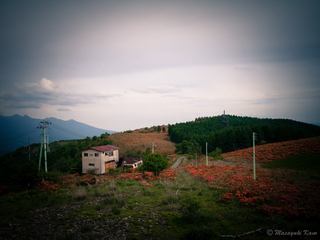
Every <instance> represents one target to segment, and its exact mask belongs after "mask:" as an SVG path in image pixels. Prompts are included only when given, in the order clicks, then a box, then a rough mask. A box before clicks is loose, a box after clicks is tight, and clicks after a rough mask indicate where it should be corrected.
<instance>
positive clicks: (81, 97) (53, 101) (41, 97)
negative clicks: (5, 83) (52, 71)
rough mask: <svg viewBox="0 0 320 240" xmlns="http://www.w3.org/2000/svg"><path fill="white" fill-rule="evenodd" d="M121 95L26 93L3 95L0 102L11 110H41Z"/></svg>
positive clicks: (89, 102) (0, 95)
mask: <svg viewBox="0 0 320 240" xmlns="http://www.w3.org/2000/svg"><path fill="white" fill-rule="evenodd" d="M116 96H119V94H90V95H89V94H87V95H85V94H73V93H64V92H42V91H24V92H19V93H2V94H0V102H1V105H2V106H4V107H9V108H40V107H41V105H53V106H78V105H82V104H91V103H95V102H97V101H102V100H107V99H110V98H113V97H116Z"/></svg>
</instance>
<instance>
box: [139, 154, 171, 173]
mask: <svg viewBox="0 0 320 240" xmlns="http://www.w3.org/2000/svg"><path fill="white" fill-rule="evenodd" d="M167 166H168V159H167V158H166V157H165V156H162V155H160V154H150V153H147V154H145V156H144V158H143V165H142V166H141V170H142V171H151V172H153V173H154V174H155V175H156V176H157V175H159V172H160V171H162V170H163V169H165V168H166V167H167Z"/></svg>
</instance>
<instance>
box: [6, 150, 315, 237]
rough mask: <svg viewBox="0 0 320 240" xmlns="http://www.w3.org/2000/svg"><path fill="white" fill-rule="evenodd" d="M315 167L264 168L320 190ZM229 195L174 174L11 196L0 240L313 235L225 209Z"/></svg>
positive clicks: (231, 206) (308, 161) (234, 204)
mask: <svg viewBox="0 0 320 240" xmlns="http://www.w3.org/2000/svg"><path fill="white" fill-rule="evenodd" d="M318 159H319V154H304V155H299V156H296V157H289V158H288V159H284V160H277V161H274V162H270V163H267V164H265V165H264V166H265V167H268V168H267V169H269V170H268V171H274V172H275V173H276V172H277V171H278V170H279V169H280V171H285V172H287V171H288V170H287V169H298V170H299V171H296V170H289V172H288V173H290V174H281V176H283V177H286V178H290V179H288V181H292V182H293V183H294V182H299V184H306V185H305V186H307V183H310V182H312V183H317V182H318V183H319V179H320V178H319V176H320V172H319V171H318V169H319V161H318ZM311 165H312V166H313V167H311V168H310V166H311ZM217 169H218V168H217ZM217 169H216V170H215V171H217ZM213 170H214V169H213ZM292 171H293V172H292ZM310 176H312V177H310ZM291 178H292V179H291ZM227 191H228V189H226V188H223V187H218V186H215V185H212V184H209V183H208V182H206V181H204V180H203V179H202V180H201V178H200V177H196V176H192V175H190V174H189V173H187V172H186V171H185V170H184V169H179V170H177V172H176V178H174V179H173V180H163V179H161V178H158V179H156V180H152V181H147V180H141V179H140V180H139V181H138V180H132V179H121V178H117V177H110V179H109V178H108V180H107V181H105V182H102V183H101V182H100V183H95V184H93V185H86V186H83V185H81V184H78V185H76V184H73V185H70V184H69V185H64V184H62V183H61V184H60V187H59V188H58V189H57V190H53V191H44V190H40V189H33V190H29V191H23V192H18V193H9V194H6V195H3V196H1V197H0V239H229V238H232V237H236V236H238V237H239V234H240V235H241V234H244V233H248V232H249V233H250V234H248V235H242V236H240V237H241V239H271V237H270V236H269V235H268V234H267V231H268V229H272V230H273V234H275V230H276V229H280V230H282V231H286V232H290V231H293V232H296V231H303V230H308V231H310V232H312V233H315V232H316V231H317V229H318V221H319V219H318V217H314V216H313V217H308V216H303V217H301V216H299V217H298V216H297V217H286V216H285V215H278V214H267V213H264V212H262V211H260V210H258V208H256V207H254V206H252V205H250V204H243V203H240V202H239V201H238V200H237V199H236V198H233V199H231V200H228V201H225V199H224V196H225V194H226V193H227ZM314 194H316V193H314ZM306 199H308V196H306ZM269 234H270V232H269ZM317 234H318V233H317ZM279 237H280V236H279ZM304 237H306V236H304ZM316 237H317V235H312V236H308V238H309V239H316ZM302 238H303V237H302Z"/></svg>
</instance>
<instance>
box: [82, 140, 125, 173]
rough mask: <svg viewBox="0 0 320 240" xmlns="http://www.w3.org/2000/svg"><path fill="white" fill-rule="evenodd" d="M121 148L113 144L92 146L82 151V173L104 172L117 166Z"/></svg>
mask: <svg viewBox="0 0 320 240" xmlns="http://www.w3.org/2000/svg"><path fill="white" fill-rule="evenodd" d="M118 161H119V148H118V147H116V146H113V145H103V146H96V147H91V148H89V149H87V150H84V151H82V173H95V174H103V173H105V172H107V171H108V170H109V169H112V168H116V166H117V163H118Z"/></svg>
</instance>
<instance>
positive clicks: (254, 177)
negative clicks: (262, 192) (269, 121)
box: [252, 132, 256, 180]
mask: <svg viewBox="0 0 320 240" xmlns="http://www.w3.org/2000/svg"><path fill="white" fill-rule="evenodd" d="M255 143H256V133H255V132H253V133H252V160H253V180H256V148H255Z"/></svg>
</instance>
